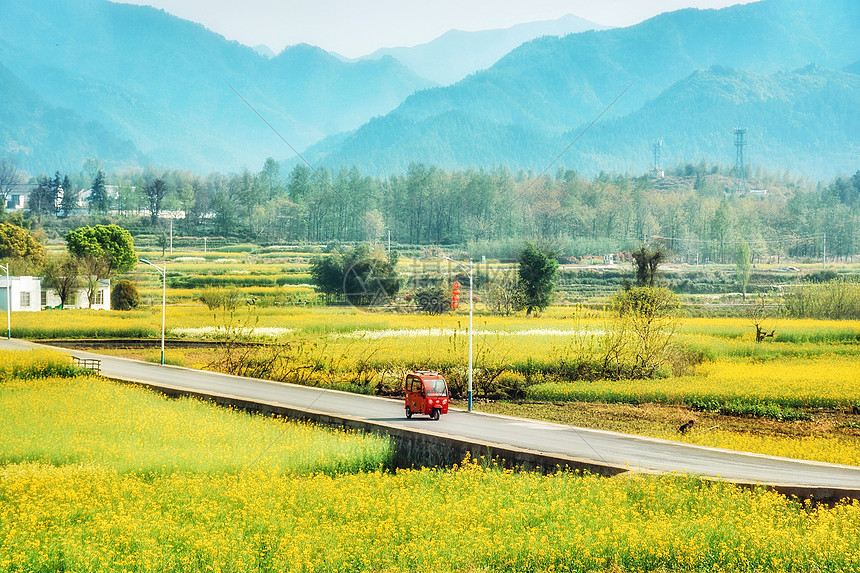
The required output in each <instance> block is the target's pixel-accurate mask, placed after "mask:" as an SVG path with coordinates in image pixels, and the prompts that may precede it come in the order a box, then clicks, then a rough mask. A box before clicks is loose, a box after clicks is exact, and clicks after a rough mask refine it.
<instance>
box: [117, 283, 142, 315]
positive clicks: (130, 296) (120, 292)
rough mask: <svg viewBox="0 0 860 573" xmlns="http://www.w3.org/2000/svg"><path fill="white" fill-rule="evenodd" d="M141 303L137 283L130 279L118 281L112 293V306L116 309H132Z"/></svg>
mask: <svg viewBox="0 0 860 573" xmlns="http://www.w3.org/2000/svg"><path fill="white" fill-rule="evenodd" d="M139 305H140V293H138V292H137V287H136V286H135V284H134V283H133V282H131V281H128V280H125V279H123V280H121V281H119V282H117V283H116V284H115V285H114V287H113V291H112V292H111V295H110V306H111V308H112V309H114V310H132V309H135V308H137V307H138V306H139Z"/></svg>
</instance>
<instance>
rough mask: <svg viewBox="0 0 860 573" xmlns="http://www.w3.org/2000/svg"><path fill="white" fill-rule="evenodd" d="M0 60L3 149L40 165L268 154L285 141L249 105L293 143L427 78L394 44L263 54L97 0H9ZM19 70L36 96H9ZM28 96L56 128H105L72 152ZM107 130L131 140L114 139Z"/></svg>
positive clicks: (353, 120) (369, 110) (28, 165)
mask: <svg viewBox="0 0 860 573" xmlns="http://www.w3.org/2000/svg"><path fill="white" fill-rule="evenodd" d="M0 64H2V65H3V66H4V68H5V74H6V76H7V77H8V78H9V83H6V82H4V84H3V85H2V86H0V96H2V98H3V102H4V103H15V102H17V103H15V107H14V108H12V109H6V110H5V116H6V117H5V118H4V127H5V129H4V130H3V132H4V135H5V137H4V138H3V139H2V140H0V153H10V152H11V154H12V155H13V156H14V157H15V158H16V159H18V161H19V164H20V165H21V166H22V167H23V168H25V169H28V170H31V171H40V170H44V171H48V172H51V171H53V170H54V169H57V168H59V169H67V168H72V167H74V168H77V167H79V166H80V164H81V162H82V161H83V160H84V159H86V157H87V155H86V154H87V153H92V152H97V153H98V155H99V158H100V159H101V160H103V161H104V162H105V164H106V165H107V166H109V167H117V166H121V165H124V164H135V163H137V162H138V159H139V158H140V157H146V158H147V160H148V161H150V162H152V163H155V164H160V165H168V166H174V167H181V168H186V169H197V170H208V169H213V168H217V169H224V170H227V169H237V168H240V167H241V166H243V165H254V166H256V165H258V164H259V165H262V162H263V160H265V158H266V157H269V156H276V155H278V154H286V153H288V152H289V149H288V148H287V147H286V146H285V145H284V143H283V141H281V139H280V137H278V135H276V134H275V133H274V132H273V130H272V129H270V128H269V127H268V126H267V125H266V124H265V123H264V122H263V121H261V120H260V118H259V117H258V115H257V113H259V114H260V115H262V116H264V117H265V118H266V120H267V121H268V122H269V123H270V124H271V125H272V126H273V127H275V128H276V131H277V132H278V133H280V134H282V136H283V137H284V139H286V140H287V141H289V142H290V143H291V144H292V145H294V146H296V148H299V149H301V148H303V147H305V146H307V145H308V144H310V143H313V142H314V141H317V140H319V139H320V138H321V137H323V136H325V135H328V134H331V133H335V132H338V131H342V130H346V129H352V128H356V127H358V126H359V125H361V124H362V123H364V122H365V121H366V120H367V119H368V118H369V117H373V116H374V115H377V114H381V113H385V112H387V111H390V110H391V109H393V108H394V107H396V106H397V105H398V104H399V103H400V102H402V101H403V99H404V98H405V97H406V96H408V95H410V94H412V93H413V92H415V91H416V90H418V89H421V88H424V87H427V86H430V85H432V82H430V81H428V80H425V79H423V78H420V77H419V76H417V75H416V74H415V73H414V72H412V71H411V70H409V69H408V68H406V67H405V66H404V65H402V64H401V63H399V62H397V61H396V60H394V59H393V58H390V57H389V58H381V59H378V60H373V61H362V62H355V63H346V62H343V61H341V60H340V59H338V58H336V57H335V56H333V55H331V54H329V53H327V52H325V51H324V50H321V49H319V48H315V47H312V46H307V45H299V46H293V47H291V48H289V49H287V50H284V51H283V52H282V53H281V54H279V55H278V56H277V57H275V58H271V59H270V58H267V57H265V56H263V55H260V54H259V53H257V52H256V51H255V50H254V49H252V48H249V47H246V46H243V45H240V44H238V43H236V42H231V41H227V40H225V39H224V38H223V37H222V36H219V35H218V34H215V33H213V32H210V31H209V30H207V29H206V28H204V27H203V26H200V25H198V24H194V23H191V22H188V21H185V20H181V19H179V18H176V17H173V16H171V15H169V14H167V13H166V12H164V11H161V10H155V9H153V8H150V7H145V6H134V5H127V4H114V3H111V2H107V1H105V0H3V9H2V10H0ZM22 84H23V85H24V86H26V87H27V88H28V89H29V91H30V92H31V94H30V95H31V99H32V98H37V99H38V103H37V102H36V101H35V100H34V101H33V102H32V103H30V104H25V103H24V102H23V101H18V98H15V97H13V94H11V93H10V90H12V85H17V86H20V85H22ZM242 98H244V99H245V101H243V99H242ZM246 102H247V103H246ZM34 104H36V105H38V107H39V108H42V109H50V110H52V113H53V115H54V116H62V117H63V118H64V119H63V120H61V121H60V123H59V124H56V125H55V130H57V129H58V130H60V131H62V132H64V133H65V135H64V136H63V138H65V139H69V140H79V139H84V140H86V139H87V134H86V133H83V132H81V131H80V127H79V126H80V125H92V129H91V131H92V130H101V131H103V132H105V133H106V134H107V133H109V134H111V135H110V136H106V139H105V143H106V145H105V146H104V147H103V148H97V149H87V150H84V149H81V150H80V152H78V153H75V152H74V149H69V148H70V147H72V148H73V147H74V146H73V145H66V143H65V142H58V141H57V139H56V137H55V136H52V137H48V132H47V131H46V130H45V129H43V128H41V127H38V128H37V129H35V130H34V127H35V126H34V124H33V122H32V121H30V118H31V117H32V114H31V112H32V108H33V107H34ZM4 107H7V106H5V105H4ZM9 107H11V105H10V106H9ZM33 131H36V132H37V133H36V134H34V133H32V132H33ZM40 134H41V135H42V137H39V135H40ZM54 135H56V134H54ZM113 140H119V141H126V140H128V141H131V142H132V143H133V144H134V147H133V148H132V149H128V150H127V152H126V153H118V152H117V150H116V146H115V145H113V143H112V141H113ZM58 148H65V151H64V152H63V153H60V152H59V150H58Z"/></svg>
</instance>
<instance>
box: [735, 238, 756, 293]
mask: <svg viewBox="0 0 860 573" xmlns="http://www.w3.org/2000/svg"><path fill="white" fill-rule="evenodd" d="M751 273H752V263H751V262H750V246H749V245H747V242H746V241H744V240H741V242H740V244H739V245H738V252H737V254H736V255H735V279H736V280H737V283H738V286H739V287H741V292H742V293H743V297H744V300H746V299H747V285H749V282H750V274H751Z"/></svg>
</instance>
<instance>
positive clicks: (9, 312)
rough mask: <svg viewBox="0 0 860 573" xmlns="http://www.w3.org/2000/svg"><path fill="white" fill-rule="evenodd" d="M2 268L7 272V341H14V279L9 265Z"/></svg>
mask: <svg viewBox="0 0 860 573" xmlns="http://www.w3.org/2000/svg"><path fill="white" fill-rule="evenodd" d="M0 267H2V268H3V270H5V271H6V339H7V340H12V279H10V278H9V263H6V265H5V266H4V265H0Z"/></svg>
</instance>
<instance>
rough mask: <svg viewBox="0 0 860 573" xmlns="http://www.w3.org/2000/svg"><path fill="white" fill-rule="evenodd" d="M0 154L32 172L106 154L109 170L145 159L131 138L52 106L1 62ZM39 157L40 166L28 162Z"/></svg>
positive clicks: (77, 164)
mask: <svg viewBox="0 0 860 573" xmlns="http://www.w3.org/2000/svg"><path fill="white" fill-rule="evenodd" d="M0 101H2V102H3V104H2V105H0V142H2V151H0V155H6V156H9V157H13V158H15V159H16V160H17V161H18V164H19V167H22V168H25V169H29V170H31V171H32V173H33V175H38V174H39V173H40V172H43V173H48V174H50V173H52V171H51V170H50V169H49V167H48V166H50V165H53V166H55V170H56V169H63V170H66V167H68V166H72V165H74V166H75V168H79V167H80V166H81V165H82V164H83V162H84V161H85V160H86V159H87V158H88V157H104V158H106V159H107V160H108V162H109V163H108V164H107V166H108V167H109V168H112V169H113V168H119V167H122V166H126V165H141V164H142V163H143V162H144V158H142V157H141V155H140V154H139V153H138V151H137V149H136V148H135V146H134V144H133V143H132V142H131V141H128V140H123V139H121V138H119V137H118V136H117V135H116V134H114V133H112V132H110V131H109V130H108V129H106V128H105V127H104V126H103V125H101V124H100V123H98V122H95V121H89V122H86V121H84V120H83V119H81V117H80V116H78V115H77V114H76V113H75V112H74V111H72V110H70V109H68V108H63V107H55V106H52V105H50V104H49V103H47V102H46V101H44V100H43V99H42V98H41V97H39V95H38V94H36V93H35V92H34V91H33V90H31V89H30V88H29V87H27V85H26V84H24V82H22V81H21V80H20V79H19V78H18V77H16V76H15V75H14V74H13V73H12V72H11V71H9V69H8V68H6V67H5V66H3V65H2V64H0ZM32 157H39V158H41V159H42V160H43V161H44V163H43V165H44V166H43V167H42V166H38V167H37V168H35V169H34V168H33V167H34V165H32V164H30V163H28V162H27V158H32Z"/></svg>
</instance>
